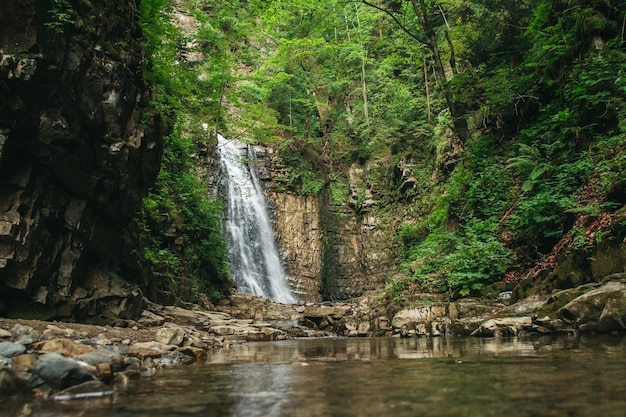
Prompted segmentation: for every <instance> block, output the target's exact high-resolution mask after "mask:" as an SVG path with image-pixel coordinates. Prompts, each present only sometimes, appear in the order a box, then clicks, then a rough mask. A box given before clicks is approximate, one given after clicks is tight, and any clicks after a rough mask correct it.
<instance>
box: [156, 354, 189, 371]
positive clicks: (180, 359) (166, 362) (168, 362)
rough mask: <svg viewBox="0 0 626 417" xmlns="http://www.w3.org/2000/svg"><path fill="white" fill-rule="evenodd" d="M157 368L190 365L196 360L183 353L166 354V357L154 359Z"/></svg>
mask: <svg viewBox="0 0 626 417" xmlns="http://www.w3.org/2000/svg"><path fill="white" fill-rule="evenodd" d="M152 360H153V363H154V364H155V366H156V367H171V366H177V365H190V364H192V363H193V362H194V361H195V360H196V358H195V357H194V356H193V355H188V354H186V353H184V352H181V351H173V352H166V354H165V355H162V356H159V357H155V358H152Z"/></svg>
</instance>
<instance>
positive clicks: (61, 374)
mask: <svg viewBox="0 0 626 417" xmlns="http://www.w3.org/2000/svg"><path fill="white" fill-rule="evenodd" d="M33 373H34V374H35V375H36V376H38V377H39V378H41V379H42V380H43V382H45V384H47V385H48V386H50V387H51V388H54V389H58V390H62V389H65V388H69V387H71V386H74V385H78V384H81V383H83V382H87V381H92V380H94V379H95V377H94V376H93V375H92V374H91V373H89V372H88V371H87V370H86V369H85V368H84V367H83V366H82V365H80V363H79V362H78V361H75V360H72V359H68V358H65V357H63V356H62V355H60V354H58V353H47V354H45V355H43V356H42V357H40V358H39V360H38V361H37V363H36V364H35V366H34V367H33Z"/></svg>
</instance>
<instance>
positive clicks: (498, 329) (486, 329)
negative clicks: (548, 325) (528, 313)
mask: <svg viewBox="0 0 626 417" xmlns="http://www.w3.org/2000/svg"><path fill="white" fill-rule="evenodd" d="M532 324H533V321H532V318H531V317H503V318H498V319H489V320H487V321H485V322H484V323H483V324H481V325H480V326H479V327H478V329H476V330H474V331H473V332H472V336H481V337H492V336H517V335H518V334H519V332H520V331H521V330H523V329H525V328H529V327H532Z"/></svg>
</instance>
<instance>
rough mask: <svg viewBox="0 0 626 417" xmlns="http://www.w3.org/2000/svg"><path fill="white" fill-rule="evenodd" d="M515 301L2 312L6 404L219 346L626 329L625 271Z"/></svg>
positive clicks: (98, 386)
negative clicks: (133, 315) (49, 318)
mask: <svg viewBox="0 0 626 417" xmlns="http://www.w3.org/2000/svg"><path fill="white" fill-rule="evenodd" d="M609 278H610V279H607V280H605V281H604V282H603V283H595V284H586V285H583V286H580V287H577V288H574V289H570V290H565V291H561V292H556V293H554V294H552V295H550V296H548V297H533V298H527V299H524V300H520V301H519V302H517V303H514V304H511V305H507V302H506V299H498V300H491V301H485V300H482V301H478V300H460V301H455V302H432V303H428V304H427V305H423V304H422V305H413V306H409V307H406V308H403V309H400V310H397V311H393V312H392V311H389V310H387V311H384V308H383V307H382V305H381V304H380V299H376V297H375V296H374V298H370V297H362V298H360V299H358V300H354V301H353V302H345V303H302V302H301V303H299V304H280V303H276V302H273V301H270V300H267V299H264V298H261V297H254V296H249V295H243V294H236V295H234V296H233V297H232V298H231V299H230V300H229V301H228V302H224V303H223V304H221V305H219V306H216V307H215V308H214V309H213V310H212V311H206V310H202V309H200V308H199V307H198V306H192V305H187V306H186V307H187V308H182V307H176V306H161V305H156V304H152V303H149V302H147V306H148V308H147V309H146V310H144V312H143V314H142V316H141V318H140V319H139V320H137V321H133V322H131V321H128V322H126V327H117V326H101V325H90V324H79V323H67V322H45V321H36V320H21V319H8V318H0V400H1V399H2V398H7V397H8V396H13V395H24V396H31V397H34V398H37V399H52V400H68V399H74V398H89V397H96V396H109V395H113V393H115V392H116V390H123V389H124V388H125V387H127V386H128V385H129V384H131V383H132V381H134V380H136V379H138V378H140V377H141V375H144V374H151V373H154V372H156V371H157V370H158V369H160V368H167V367H171V366H178V365H191V364H202V363H205V362H206V361H207V358H208V357H209V355H211V354H212V353H213V352H216V350H218V349H229V347H232V346H233V345H234V344H239V343H245V342H256V341H277V340H284V339H289V338H295V337H325V336H344V337H372V336H386V337H433V336H468V335H473V336H480V337H500V336H528V337H533V336H535V335H546V334H560V333H616V332H624V331H626V313H625V312H626V275H624V274H615V275H613V276H611V277H609Z"/></svg>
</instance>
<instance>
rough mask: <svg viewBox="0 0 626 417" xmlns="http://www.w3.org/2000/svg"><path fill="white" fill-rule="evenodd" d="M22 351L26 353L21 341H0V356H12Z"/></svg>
mask: <svg viewBox="0 0 626 417" xmlns="http://www.w3.org/2000/svg"><path fill="white" fill-rule="evenodd" d="M23 353H26V346H24V345H23V344H21V343H14V342H0V356H4V357H5V358H12V357H14V356H17V355H21V354H23Z"/></svg>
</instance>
